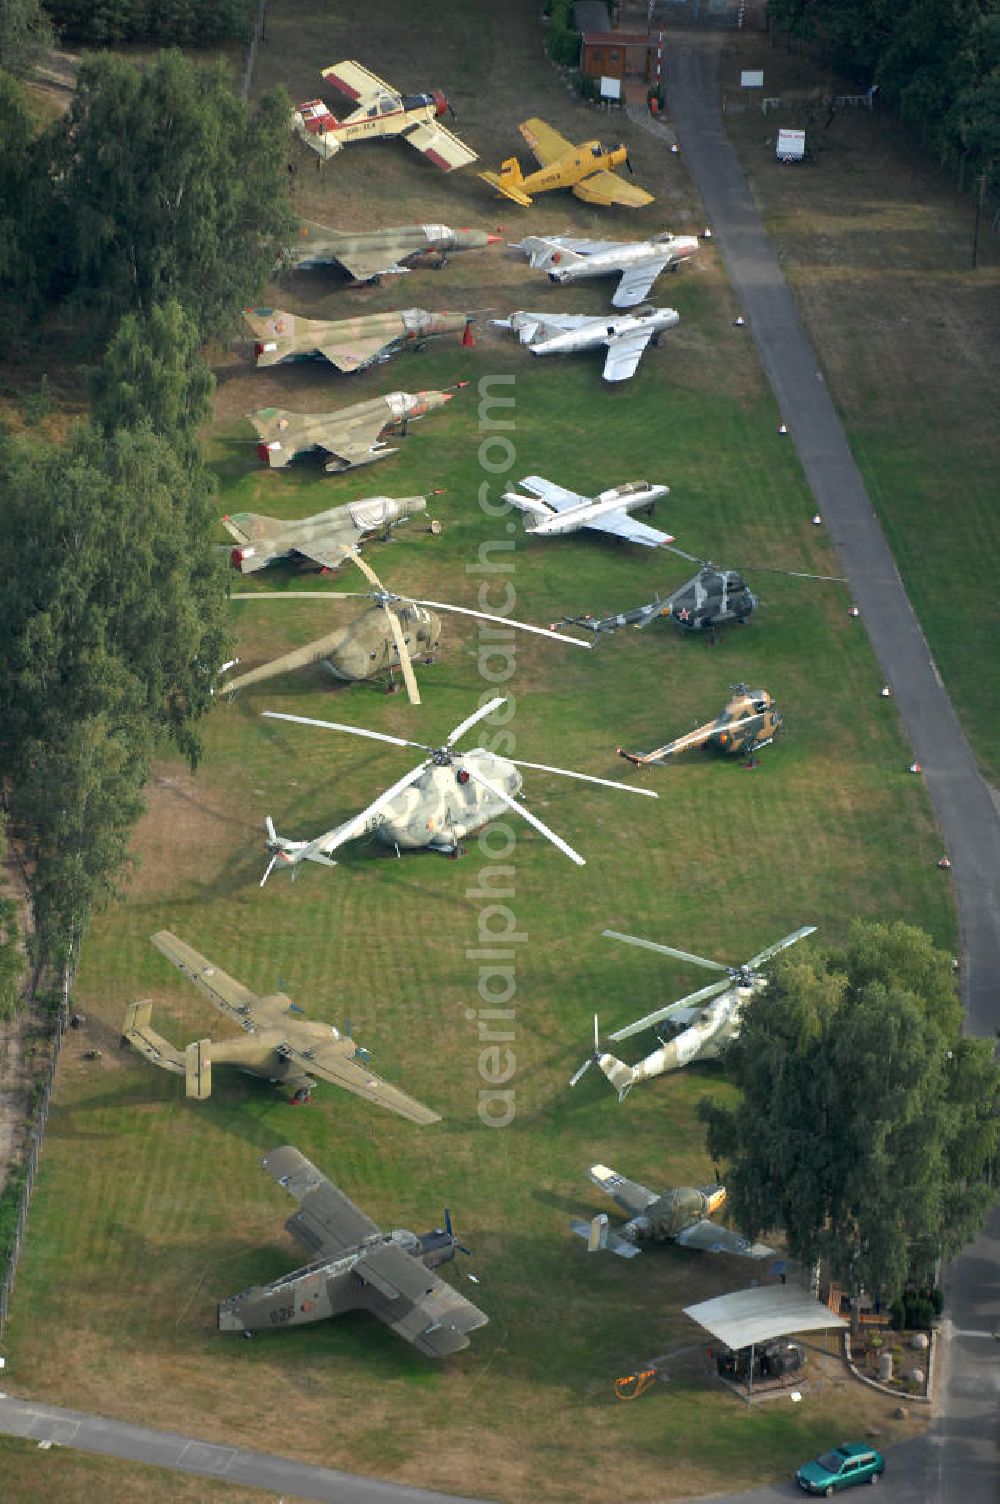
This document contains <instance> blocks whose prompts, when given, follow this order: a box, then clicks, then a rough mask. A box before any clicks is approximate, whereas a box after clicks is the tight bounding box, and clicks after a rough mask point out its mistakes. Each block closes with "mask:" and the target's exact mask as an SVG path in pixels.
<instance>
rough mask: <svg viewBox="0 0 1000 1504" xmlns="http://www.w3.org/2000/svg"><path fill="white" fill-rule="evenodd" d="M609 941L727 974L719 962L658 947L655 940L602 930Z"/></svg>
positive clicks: (683, 951)
mask: <svg viewBox="0 0 1000 1504" xmlns="http://www.w3.org/2000/svg"><path fill="white" fill-rule="evenodd" d="M601 934H602V935H607V937H608V939H609V940H622V941H624V943H625V944H626V945H638V946H639V947H640V949H642V950H655V951H656V953H657V954H658V955H661V956H676V958H677V960H678V961H691V962H693V964H694V965H695V966H705V967H707V968H708V970H709V971H725V972H727V973H728V972H729V967H728V966H723V965H722V963H721V961H708V960H706V958H705V957H704V956H694V955H692V954H691V952H690V951H687V950H675V949H674V947H673V946H672V945H658V944H657V942H656V941H655V940H640V938H639V936H638V935H622V934H621V933H620V932H619V931H618V930H602V931H601Z"/></svg>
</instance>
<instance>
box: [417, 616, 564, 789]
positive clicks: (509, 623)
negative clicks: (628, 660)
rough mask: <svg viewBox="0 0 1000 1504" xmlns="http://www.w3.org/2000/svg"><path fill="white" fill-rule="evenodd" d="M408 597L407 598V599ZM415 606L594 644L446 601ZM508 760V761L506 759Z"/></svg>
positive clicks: (557, 638)
mask: <svg viewBox="0 0 1000 1504" xmlns="http://www.w3.org/2000/svg"><path fill="white" fill-rule="evenodd" d="M409 598H410V597H407V599H409ZM413 604H414V605H415V606H430V607H431V609H432V610H434V611H454V612H455V614H456V615H457V616H475V617H478V619H479V620H480V621H498V622H500V624H501V626H504V627H517V628H518V629H519V630H520V631H522V632H536V633H537V634H538V636H539V637H554V638H555V639H556V641H557V642H572V643H575V645H576V646H577V647H579V648H592V647H593V646H594V644H593V643H592V642H587V641H586V640H585V639H584V638H583V637H567V636H566V634H565V633H563V632H553V631H552V630H551V628H549V627H533V626H532V625H531V624H530V623H529V622H526V621H514V619H513V618H512V617H510V616H494V615H493V613H492V612H490V611H473V610H472V609H471V607H469V606H451V605H449V604H448V603H447V602H446V601H421V600H417V599H416V598H413ZM508 760H509V759H508Z"/></svg>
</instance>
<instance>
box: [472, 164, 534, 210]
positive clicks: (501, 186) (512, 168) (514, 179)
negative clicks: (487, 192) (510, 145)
mask: <svg viewBox="0 0 1000 1504" xmlns="http://www.w3.org/2000/svg"><path fill="white" fill-rule="evenodd" d="M479 176H480V177H481V178H482V180H483V182H484V183H489V184H490V186H491V187H492V188H495V189H496V190H497V192H498V193H501V194H503V196H504V198H509V199H513V201H514V203H515V204H521V205H522V207H523V208H525V209H528V208H530V207H531V198H530V197H529V195H528V194H527V193H525V191H524V189H523V188H522V186H521V185H522V183H523V182H524V176H523V174H522V172H521V164H520V162H519V161H518V160H517V158H516V157H508V158H507V160H506V162H503V163H501V166H500V171H499V173H496V172H481V173H480V174H479Z"/></svg>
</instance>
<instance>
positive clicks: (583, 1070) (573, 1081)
mask: <svg viewBox="0 0 1000 1504" xmlns="http://www.w3.org/2000/svg"><path fill="white" fill-rule="evenodd" d="M593 1063H594V1057H593V1056H592V1055H588V1056H587V1058H586V1060H585V1061H584V1062H583V1064H582V1065H581V1066H580V1069H579V1070H577V1071H574V1072H573V1074H572V1076H570V1078H569V1084H570V1086H576V1085H577V1084H578V1082H580V1081H582V1080H583V1077H584V1076H585V1075H586V1074H587V1072H588V1071H589V1070H590V1067H591V1066H592V1065H593Z"/></svg>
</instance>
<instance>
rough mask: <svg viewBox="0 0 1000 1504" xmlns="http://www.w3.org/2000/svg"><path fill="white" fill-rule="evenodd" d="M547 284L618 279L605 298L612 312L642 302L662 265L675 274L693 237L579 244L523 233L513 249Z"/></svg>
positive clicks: (664, 236)
mask: <svg viewBox="0 0 1000 1504" xmlns="http://www.w3.org/2000/svg"><path fill="white" fill-rule="evenodd" d="M514 249H515V250H518V251H523V252H524V253H525V255H526V256H527V258H528V262H529V264H530V265H531V266H532V267H534V269H535V270H536V271H544V272H545V273H547V275H548V279H549V281H550V282H556V283H561V282H579V281H582V280H583V279H584V278H585V277H608V276H617V277H620V281H619V283H618V286H617V287H616V288H615V295H614V297H613V298H612V299H611V301H612V303H613V304H614V306H615V307H616V308H634V307H635V306H636V304H637V303H644V302H645V300H646V298H647V297H648V296H649V291H650V288H651V287H652V285H653V283H654V282H655V281H656V279H657V277H658V276H659V275H660V273H661V272H662V271H665V270H666V269H667V267H669V268H670V270H671V271H672V272H675V271H676V270H677V268H678V267H679V266H680V264H681V262H682V261H686V260H687V259H688V258H689V257H690V256H693V255H694V254H695V252H696V251H697V249H698V241H697V239H696V237H695V236H694V235H671V233H670V231H669V230H663V231H662V232H661V233H660V234H659V235H653V236H651V237H650V239H649V240H580V239H578V238H576V237H575V236H572V235H526V236H525V238H524V239H523V240H519V241H518V242H517V244H516V245H515V246H514Z"/></svg>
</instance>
